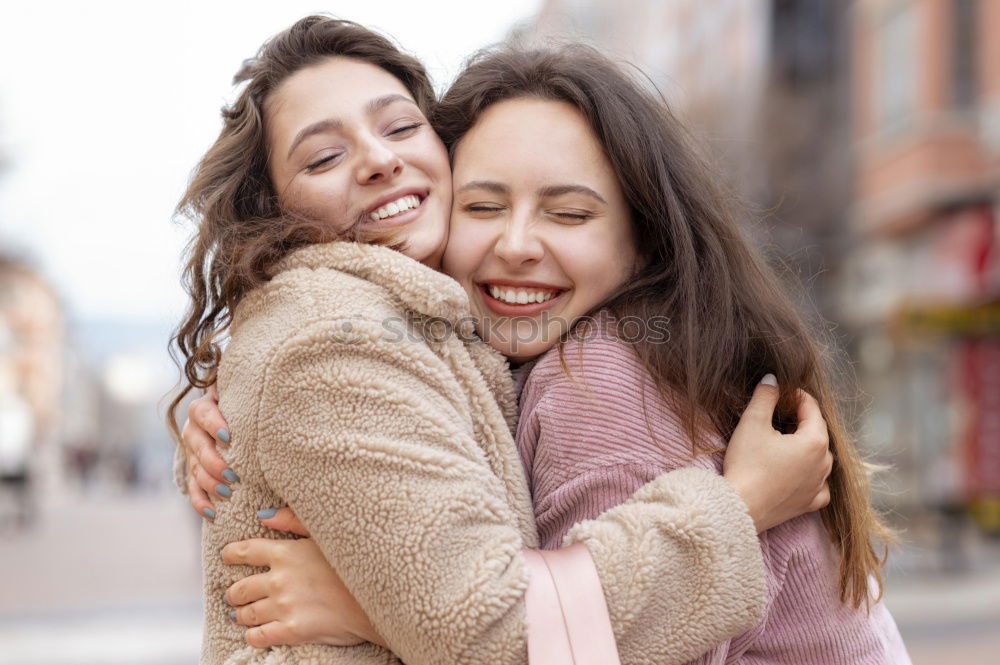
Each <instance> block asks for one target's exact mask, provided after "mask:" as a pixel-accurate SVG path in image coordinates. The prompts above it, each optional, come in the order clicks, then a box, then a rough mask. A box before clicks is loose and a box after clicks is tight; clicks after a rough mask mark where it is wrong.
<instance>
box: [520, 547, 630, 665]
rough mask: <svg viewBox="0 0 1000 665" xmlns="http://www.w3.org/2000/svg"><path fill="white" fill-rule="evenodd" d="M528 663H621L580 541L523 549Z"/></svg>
mask: <svg viewBox="0 0 1000 665" xmlns="http://www.w3.org/2000/svg"><path fill="white" fill-rule="evenodd" d="M522 553H523V554H524V560H525V563H526V564H527V568H528V575H529V584H528V589H527V590H526V591H525V596H524V599H525V612H526V615H527V623H528V662H529V663H530V664H531V665H620V663H621V661H620V659H619V656H618V648H617V645H616V644H615V635H614V631H612V630H611V618H610V616H609V615H608V607H607V604H606V603H605V600H604V589H603V587H602V586H601V580H600V577H598V575H597V569H596V567H595V566H594V561H593V559H592V558H591V556H590V552H589V551H588V550H587V548H586V546H585V545H583V544H582V543H574V544H573V545H570V546H569V547H564V548H562V549H559V550H549V551H544V550H523V551H522Z"/></svg>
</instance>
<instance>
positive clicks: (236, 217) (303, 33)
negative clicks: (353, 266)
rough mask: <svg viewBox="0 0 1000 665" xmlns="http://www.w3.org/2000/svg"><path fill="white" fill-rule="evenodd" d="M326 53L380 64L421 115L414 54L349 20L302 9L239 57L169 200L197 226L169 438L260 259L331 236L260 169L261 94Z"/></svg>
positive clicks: (423, 100) (204, 378)
mask: <svg viewBox="0 0 1000 665" xmlns="http://www.w3.org/2000/svg"><path fill="white" fill-rule="evenodd" d="M334 57H344V58H353V59H356V60H361V61H364V62H367V63H370V64H373V65H375V66H377V67H381V68H382V69H384V70H385V71H387V72H389V73H390V74H392V75H393V76H395V77H396V78H397V79H399V80H400V82H402V83H403V85H404V86H406V89H407V90H409V92H410V93H411V94H412V95H413V99H414V101H416V103H417V106H418V107H419V108H420V110H421V111H422V112H423V113H424V114H425V115H427V116H429V115H430V114H431V111H432V109H433V105H434V101H435V97H434V88H433V87H432V85H431V82H430V79H429V78H428V76H427V72H426V70H425V69H424V67H423V65H422V64H421V63H420V61H419V60H417V59H416V58H414V57H412V56H410V55H407V54H406V53H403V52H402V51H400V50H399V49H398V48H396V47H395V46H394V45H393V44H392V42H390V41H389V40H388V39H386V38H385V37H383V36H382V35H379V34H378V33H375V32H372V31H371V30H369V29H368V28H365V27H363V26H361V25H358V24H357V23H353V22H351V21H343V20H339V19H334V18H331V17H328V16H307V17H305V18H303V19H301V20H299V21H297V22H296V23H295V24H294V25H292V26H291V27H290V28H288V29H287V30H284V31H283V32H280V33H278V34H277V35H275V36H274V37H272V38H271V39H270V40H268V41H267V42H266V43H265V44H264V45H263V46H262V47H261V48H260V50H259V51H258V52H257V55H256V56H255V57H254V58H251V59H250V60H247V61H245V62H244V63H243V66H242V67H241V68H240V70H239V72H237V74H236V76H235V77H234V78H233V83H234V84H240V83H242V84H245V87H244V88H243V90H242V91H241V92H240V93H239V95H238V97H237V98H236V101H235V102H233V103H232V104H231V105H228V106H225V107H223V109H222V121H223V126H222V130H221V131H220V132H219V137H218V138H217V139H216V140H215V143H213V144H212V147H210V148H209V149H208V152H206V153H205V156H204V157H202V159H201V161H200V162H199V163H198V165H197V166H196V167H195V169H194V173H193V174H192V177H191V181H190V183H189V185H188V188H187V191H186V192H185V193H184V196H183V198H182V199H181V200H180V203H178V205H177V213H178V215H180V216H182V217H185V218H187V219H190V220H192V221H193V222H194V223H195V224H196V225H197V233H196V234H195V236H194V237H193V238H192V239H191V241H190V243H189V244H188V246H187V249H186V252H185V257H186V261H185V266H184V272H183V284H184V287H185V290H186V291H187V293H188V295H189V296H190V301H191V302H190V306H189V307H188V310H187V312H186V313H185V315H184V319H183V320H182V321H181V323H180V325H179V327H178V329H177V331H176V334H175V335H174V337H173V338H172V340H171V346H170V350H171V355H173V356H174V357H175V358H178V356H179V357H180V359H182V360H179V364H181V365H182V370H183V375H184V378H183V381H182V386H181V389H180V390H179V391H178V393H177V395H176V396H175V397H174V399H173V400H172V401H171V402H170V405H169V407H168V410H167V424H168V425H169V427H170V430H171V432H173V434H174V436H175V437H176V438H178V440H179V438H180V432H179V429H178V426H177V419H176V415H175V414H176V411H177V407H178V406H179V405H180V403H181V402H182V401H183V400H184V398H185V396H186V395H187V394H188V393H189V392H190V391H191V390H192V389H193V388H202V389H204V388H207V387H208V386H210V385H211V384H213V383H214V382H215V376H216V370H217V368H218V364H219V360H220V358H221V356H222V349H221V345H220V343H219V340H220V337H221V336H222V335H223V334H224V332H225V330H226V328H227V327H228V325H229V323H230V318H231V316H232V312H233V310H234V308H235V307H236V305H237V304H238V303H239V302H240V300H242V298H243V297H244V296H245V295H246V294H247V293H249V292H250V291H251V290H252V289H254V288H255V287H257V286H259V285H261V284H262V283H264V282H266V281H267V280H268V279H269V274H268V273H269V270H270V268H271V267H272V266H273V265H274V264H275V263H276V262H277V261H279V260H280V259H282V258H283V257H284V256H286V255H287V254H288V253H290V252H291V251H293V250H294V249H297V248H299V247H302V246H305V245H309V244H314V243H318V242H327V241H331V240H334V239H336V237H337V236H336V235H335V234H334V233H333V231H332V230H331V228H330V227H329V225H326V224H323V223H320V222H318V221H314V220H311V219H308V218H306V217H304V216H303V215H302V214H300V213H296V212H294V211H290V210H287V209H284V208H282V206H281V204H280V203H279V201H278V197H277V195H276V193H275V190H274V188H273V186H272V184H271V179H270V176H269V174H268V144H267V126H266V123H265V110H266V105H267V103H268V99H269V96H270V95H271V93H273V92H274V91H275V90H276V89H277V88H278V87H279V86H280V85H281V84H282V83H283V82H284V81H285V80H287V79H288V78H289V77H290V76H292V75H293V74H295V73H296V72H298V71H300V70H302V69H305V68H306V67H310V66H312V65H316V64H318V63H320V62H322V61H323V60H326V59H328V58H334ZM352 231H356V227H355V228H354V229H352ZM351 237H352V239H357V238H356V237H353V236H351Z"/></svg>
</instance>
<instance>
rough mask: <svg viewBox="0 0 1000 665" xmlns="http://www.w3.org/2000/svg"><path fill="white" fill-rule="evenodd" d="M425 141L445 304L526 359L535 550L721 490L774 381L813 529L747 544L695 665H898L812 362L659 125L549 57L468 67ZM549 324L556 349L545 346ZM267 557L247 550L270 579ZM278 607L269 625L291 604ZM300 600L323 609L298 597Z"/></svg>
mask: <svg viewBox="0 0 1000 665" xmlns="http://www.w3.org/2000/svg"><path fill="white" fill-rule="evenodd" d="M434 124H435V126H436V128H437V129H438V131H439V133H440V134H441V136H442V138H443V139H444V140H445V143H446V145H448V146H449V148H450V150H451V152H452V156H453V180H454V204H453V213H452V219H451V235H450V239H449V244H448V249H447V250H446V252H445V255H444V267H445V270H446V272H448V273H449V274H450V275H452V276H453V277H455V279H456V280H458V281H459V283H461V284H462V285H463V286H464V287H465V289H466V292H467V293H468V294H469V298H470V302H471V304H472V310H473V313H474V316H475V317H476V319H477V326H478V328H479V329H480V330H482V331H490V333H491V334H492V336H493V338H492V339H491V343H492V344H493V345H494V347H495V348H498V349H500V350H501V351H503V352H505V353H506V354H507V355H508V356H509V357H512V358H514V359H516V360H518V361H522V362H527V361H533V360H536V359H537V361H536V364H534V366H533V368H532V369H531V373H530V375H529V376H528V377H527V381H526V383H525V386H524V389H523V392H522V394H521V414H520V415H521V418H520V422H519V426H518V430H517V443H518V448H519V452H520V456H521V459H522V461H523V463H524V465H525V467H526V470H527V472H528V479H529V487H530V489H531V491H532V498H533V501H534V506H535V518H536V522H537V526H538V530H539V535H540V538H541V543H542V546H543V547H547V548H557V547H559V546H560V545H561V544H562V543H563V542H564V539H565V538H566V536H567V534H568V533H569V534H571V536H572V538H573V539H575V540H584V541H585V542H587V544H588V546H589V548H590V551H591V553H595V554H596V553H598V552H605V548H606V547H613V546H614V545H613V543H612V541H611V540H610V539H608V538H606V537H604V536H606V535H607V533H608V529H609V528H611V527H609V525H608V524H607V523H602V522H590V523H584V524H581V525H579V526H576V527H575V528H573V525H575V524H578V523H580V522H582V521H584V520H589V519H593V518H595V517H598V516H599V515H600V514H601V513H602V512H603V511H604V510H606V509H608V508H610V507H612V506H615V505H617V504H620V503H622V502H624V501H625V500H626V499H627V498H628V497H629V496H630V495H631V494H632V493H633V492H634V491H636V490H637V489H639V488H640V487H641V486H642V485H643V484H644V483H646V482H648V481H649V480H651V479H653V478H655V477H657V476H658V475H660V474H662V473H664V472H667V471H670V470H673V469H677V468H680V467H702V468H706V469H710V470H712V471H715V472H718V473H721V471H722V468H723V457H722V454H721V450H722V449H723V448H724V445H725V444H724V439H723V438H722V437H723V436H724V435H725V434H727V433H729V432H731V431H733V429H734V428H735V426H736V414H738V413H739V408H740V406H741V404H742V402H741V401H740V400H742V395H743V394H744V393H745V391H746V386H748V385H752V382H753V380H754V377H755V376H756V374H757V373H758V372H759V371H760V368H761V367H774V368H777V374H778V376H779V377H780V380H781V385H783V386H784V385H792V386H801V387H804V388H807V389H808V390H809V391H811V392H815V394H818V395H820V396H821V399H820V405H821V407H822V408H823V409H824V413H825V414H826V415H827V419H828V421H829V422H831V423H832V425H833V426H832V427H831V433H832V437H831V443H832V445H833V449H834V452H835V454H836V457H837V466H836V467H835V469H834V473H833V475H832V477H831V485H832V487H833V496H832V499H831V502H830V505H829V507H828V508H827V509H826V511H825V513H824V520H822V521H821V520H820V518H819V516H817V515H806V516H803V517H801V518H798V519H796V520H792V521H790V522H788V523H785V524H782V525H780V526H778V527H777V528H775V529H773V530H771V531H769V532H767V533H765V534H763V535H762V536H761V546H762V549H763V551H764V558H765V562H766V564H767V566H768V596H767V608H766V611H765V615H764V617H763V618H762V620H761V621H760V622H759V623H758V624H757V625H756V626H755V627H754V628H753V629H751V630H750V631H748V632H746V633H743V634H741V635H739V636H737V637H735V638H734V639H732V640H728V641H726V642H724V643H722V644H721V645H717V646H715V648H713V649H712V650H711V651H710V652H709V653H706V654H704V655H703V656H702V657H701V658H700V659H699V660H698V662H703V663H721V662H727V663H736V662H745V663H751V662H752V663H761V662H766V663H786V662H787V663H799V664H804V663H815V664H817V665H819V664H823V663H837V664H840V663H906V662H908V657H907V655H906V651H905V648H904V647H903V645H902V642H901V640H900V639H899V634H898V632H897V631H896V629H895V626H894V624H893V621H892V619H891V617H890V616H889V615H888V613H887V611H886V610H885V608H884V606H883V605H882V604H881V603H879V602H877V596H878V595H879V593H880V587H881V582H880V576H879V569H880V565H881V562H880V561H879V560H878V559H877V558H876V556H875V553H874V550H873V547H872V539H874V538H877V537H879V536H881V535H884V534H883V532H882V529H881V527H880V525H879V522H878V520H877V518H876V517H875V515H874V514H873V513H872V511H871V508H870V506H869V503H868V497H867V489H866V482H865V476H864V470H863V468H862V465H861V462H860V459H859V457H858V455H857V453H856V451H855V450H854V448H853V447H852V445H851V443H850V441H849V440H848V439H847V437H846V433H845V432H844V430H843V428H842V427H841V426H840V425H839V418H838V417H837V415H836V413H837V412H836V405H835V403H834V401H833V400H832V398H831V397H830V396H829V395H830V391H829V387H828V385H827V380H826V379H825V377H824V371H823V369H822V363H821V358H820V353H819V351H818V349H817V348H816V346H815V343H814V342H812V341H811V337H810V333H809V332H808V331H807V329H806V327H805V326H804V325H803V324H802V323H801V322H800V320H799V319H798V317H797V316H796V315H795V313H794V310H793V308H792V307H791V305H790V304H789V302H788V300H787V299H786V298H785V297H784V296H783V295H781V291H780V289H779V288H778V287H777V286H776V283H775V281H774V279H773V278H772V277H771V276H770V275H769V273H768V272H767V270H766V269H765V268H764V266H763V264H762V262H761V261H760V260H759V259H758V258H757V257H756V256H755V254H754V253H753V252H752V251H751V250H750V248H749V246H748V245H747V243H746V242H745V241H744V240H742V238H741V236H740V234H739V232H738V230H737V229H736V226H735V224H734V223H733V222H732V220H731V219H730V218H729V217H728V215H727V213H726V210H725V207H724V206H723V205H722V203H721V199H720V198H719V197H718V195H716V194H714V193H713V189H712V187H711V186H710V185H709V182H708V175H707V173H706V172H705V171H704V169H703V167H701V166H700V165H699V163H698V162H697V160H696V159H695V157H694V156H693V153H692V152H691V150H690V148H688V147H687V146H686V145H685V144H684V141H683V138H682V137H683V132H682V130H681V128H680V127H679V125H678V124H677V122H676V121H675V120H673V119H672V118H671V117H670V116H669V115H667V114H666V113H665V111H664V110H663V109H662V106H661V105H659V104H658V103H657V102H656V101H655V100H653V99H652V98H651V97H650V96H649V95H647V94H645V93H644V92H643V91H642V90H641V89H640V88H639V87H638V86H637V85H636V84H635V83H633V82H632V81H630V80H629V79H627V78H626V77H625V76H624V75H623V74H622V73H621V72H620V71H618V70H617V68H615V67H614V66H613V65H612V64H611V63H609V62H608V61H607V60H606V59H604V58H603V57H602V56H599V55H597V54H596V53H593V52H591V51H589V50H585V49H565V50H561V51H550V52H518V51H501V52H497V53H492V54H488V55H485V56H482V57H481V58H480V59H479V60H477V61H474V62H473V63H472V64H471V65H469V66H468V68H467V69H466V70H465V71H464V72H463V73H462V74H461V75H460V76H459V77H458V79H457V80H456V82H455V83H454V84H453V86H452V88H451V89H450V90H449V92H448V93H447V94H446V95H445V97H444V99H443V100H442V102H441V103H440V104H439V105H438V107H437V109H436V111H435V115H434ZM657 320H661V321H670V322H672V324H673V325H672V326H671V327H670V329H669V331H670V333H671V337H670V341H669V343H667V344H665V343H663V342H664V340H663V339H662V338H656V337H655V334H656V333H657V332H658V331H657V330H656V328H655V326H651V325H650V322H654V321H657ZM567 325H568V326H569V327H570V329H572V330H573V333H574V334H573V335H571V336H570V339H569V340H568V341H567V342H566V343H564V344H558V343H557V342H558V341H559V340H560V339H564V338H565V335H564V334H563V333H564V332H565V329H566V328H565V326H567ZM539 331H542V332H541V333H539ZM546 331H548V335H547V336H546V334H545V332H546ZM571 529H572V530H571ZM266 550H267V546H266V545H259V546H255V550H254V551H255V553H256V555H257V556H262V562H266V563H271V561H270V557H269V556H267V555H266V554H264V553H265V552H266ZM303 551H307V550H303ZM233 560H234V561H239V560H240V557H239V556H234V559H233ZM310 560H311V563H308V564H304V562H306V561H310ZM324 564H325V562H324V561H322V560H321V559H320V558H319V557H318V556H316V555H315V554H314V555H313V556H312V557H311V559H310V558H309V557H305V556H303V558H302V559H301V560H296V561H295V566H300V565H301V566H303V570H316V569H321V568H322V567H323V566H324ZM275 567H277V568H279V569H280V570H279V572H280V574H283V575H288V574H291V575H295V574H296V573H294V572H292V570H293V569H294V567H293V566H289V570H288V571H286V570H285V566H284V565H281V564H280V563H279V564H278V565H277V566H275ZM269 575H274V573H273V572H272V573H270V574H268V575H262V576H260V578H259V579H258V580H257V581H256V582H252V581H244V582H242V583H240V585H238V586H237V587H235V588H234V590H233V591H235V592H236V594H237V596H238V597H239V599H241V600H243V599H253V600H255V601H256V602H254V603H253V604H252V605H251V607H253V606H254V605H258V603H264V604H266V603H267V602H268V600H269V599H270V598H271V597H272V595H275V596H276V595H278V594H271V593H267V592H262V591H261V590H260V587H261V584H262V583H263V582H264V580H267V579H269ZM285 586H286V587H289V586H292V587H294V586H295V583H292V585H288V584H286V585H285ZM871 594H874V595H875V596H876V598H875V602H874V604H872V599H871ZM281 595H282V601H283V602H284V605H285V607H290V608H295V607H296V606H298V605H300V602H301V604H303V605H305V604H307V603H306V598H305V596H304V595H303V597H302V598H301V599H300V598H299V597H297V596H296V595H295V594H294V593H292V594H289V593H287V592H283V593H282V594H281ZM310 597H311V598H318V599H322V598H328V599H333V598H337V597H338V593H337V591H336V589H333V588H331V589H329V590H324V589H317V588H314V589H313V590H312V591H311V592H310ZM339 597H344V596H343V594H342V593H341V594H339ZM621 600H622V599H620V598H613V597H610V596H609V598H608V604H609V610H610V614H611V618H612V621H613V622H614V623H615V624H616V626H617V627H618V628H619V631H620V633H621V634H628V632H629V619H628V618H627V617H628V615H629V612H630V611H631V609H632V608H630V607H629V606H628V604H625V605H621V604H619V603H620V601H621ZM320 603H322V601H320ZM328 604H329V603H328ZM310 606H312V605H310ZM250 614H251V613H250V612H244V611H243V610H240V611H238V612H237V617H239V618H240V619H241V620H244V619H251V617H250ZM286 615H287V616H288V617H292V616H301V615H302V613H301V612H300V611H298V610H295V609H290V610H288V611H281V612H275V613H273V614H271V615H270V616H269V618H270V619H271V620H272V621H276V622H277V623H279V624H282V623H288V619H286ZM342 616H345V617H346V616H351V612H350V611H345V612H343V614H342ZM343 620H344V619H343V618H342V619H340V621H343ZM337 621H338V620H337V619H336V615H335V614H334V619H333V622H334V624H335V623H336V622H337ZM245 623H248V624H249V625H254V624H256V623H258V622H256V621H253V620H246V621H245ZM326 630H327V631H329V630H330V627H329V626H328V627H327V629H326ZM321 634H322V635H323V636H324V637H330V635H331V634H332V633H331V632H324V633H321ZM319 636H320V635H314V636H311V637H312V638H313V639H315V638H316V637H319ZM634 646H635V644H634V643H630V642H627V641H623V642H622V643H621V644H620V648H621V653H622V658H623V661H624V662H643V661H649V662H661V661H660V660H659V658H661V657H666V656H667V654H659V653H654V652H651V651H650V645H642V648H641V649H635V648H633V647H634Z"/></svg>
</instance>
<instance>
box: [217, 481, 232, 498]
mask: <svg viewBox="0 0 1000 665" xmlns="http://www.w3.org/2000/svg"><path fill="white" fill-rule="evenodd" d="M215 492H216V493H217V494H218V495H219V496H223V497H225V498H227V499H228V498H229V497H231V496H232V495H233V490H231V489H229V485H223V484H222V483H219V484H218V485H216V486H215Z"/></svg>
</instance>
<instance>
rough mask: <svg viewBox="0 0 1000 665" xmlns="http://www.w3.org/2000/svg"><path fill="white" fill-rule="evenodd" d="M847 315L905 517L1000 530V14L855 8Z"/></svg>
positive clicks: (946, 0) (909, 2) (993, 7)
mask: <svg viewBox="0 0 1000 665" xmlns="http://www.w3.org/2000/svg"><path fill="white" fill-rule="evenodd" d="M851 30H852V33H853V35H854V39H853V41H854V45H855V46H854V58H853V62H854V64H853V72H854V74H853V85H852V88H853V99H854V119H855V122H854V149H853V151H854V161H855V165H856V169H855V174H856V180H855V187H854V196H853V197H852V210H851V229H852V231H853V237H854V251H853V252H852V256H851V259H850V261H849V263H848V266H847V268H846V270H845V271H844V282H843V288H842V312H843V318H844V320H845V321H846V322H847V323H849V325H850V326H851V327H852V328H853V329H854V330H856V331H857V332H858V347H857V351H858V357H859V358H860V360H861V363H860V366H859V369H860V372H861V374H862V377H863V379H864V384H865V386H866V388H867V389H868V390H869V392H870V393H871V395H872V402H873V408H872V410H871V413H870V419H869V420H870V422H869V434H870V436H869V438H870V440H871V441H872V442H874V443H876V444H880V445H881V446H882V450H883V451H884V456H885V458H886V459H891V460H892V462H893V465H894V466H895V468H896V472H895V474H894V476H895V483H894V484H895V486H894V487H890V490H891V491H890V495H891V496H893V497H895V499H896V502H897V504H898V505H899V506H900V507H901V508H906V507H912V506H921V505H936V506H940V507H942V508H944V509H955V508H962V507H963V506H965V505H967V504H969V503H971V505H972V506H973V507H974V509H975V511H976V515H977V517H978V519H979V521H980V523H981V524H982V525H983V526H985V527H987V528H989V529H993V530H997V531H1000V503H998V502H997V501H998V499H1000V246H998V232H1000V228H998V224H997V214H998V205H1000V40H998V39H997V38H996V35H997V34H998V32H1000V3H998V2H994V1H993V0H906V1H900V0H870V1H868V2H859V3H856V4H855V6H854V11H853V15H852V20H851Z"/></svg>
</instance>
